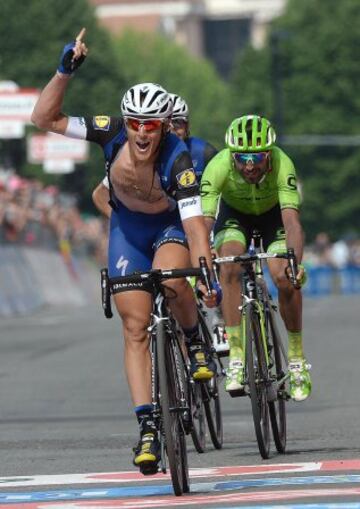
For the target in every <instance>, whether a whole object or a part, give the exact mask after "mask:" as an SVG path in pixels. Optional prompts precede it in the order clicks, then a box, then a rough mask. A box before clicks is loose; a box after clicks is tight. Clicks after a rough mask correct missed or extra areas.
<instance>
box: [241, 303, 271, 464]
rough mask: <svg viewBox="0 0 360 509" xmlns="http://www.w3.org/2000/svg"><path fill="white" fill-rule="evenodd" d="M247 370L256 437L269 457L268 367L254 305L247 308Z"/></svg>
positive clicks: (260, 446)
mask: <svg viewBox="0 0 360 509" xmlns="http://www.w3.org/2000/svg"><path fill="white" fill-rule="evenodd" d="M245 320H246V369H247V376H248V384H249V391H250V398H251V408H252V414H253V421H254V428H255V435H256V439H257V443H258V447H259V451H260V454H261V456H262V457H263V458H264V459H267V458H268V457H269V452H270V426H269V424H270V423H269V407H268V402H267V394H266V381H267V365H266V358H265V352H264V345H263V339H262V336H261V328H260V321H259V316H258V314H257V312H256V310H255V308H254V307H253V306H252V305H248V306H247V307H246V315H245Z"/></svg>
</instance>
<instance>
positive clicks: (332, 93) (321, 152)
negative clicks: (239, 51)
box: [232, 0, 360, 238]
mask: <svg viewBox="0 0 360 509" xmlns="http://www.w3.org/2000/svg"><path fill="white" fill-rule="evenodd" d="M359 23H360V9H359V2H358V0H343V1H342V2H338V1H337V0H327V2H326V3H324V2H323V1H321V0H302V1H301V2H298V1H296V0H289V2H288V5H287V9H286V12H285V13H284V15H283V16H282V17H281V18H279V19H278V20H276V22H275V23H273V25H272V27H271V30H270V33H269V38H268V45H267V47H266V48H264V49H263V50H261V51H255V50H253V49H249V50H248V51H247V52H246V53H245V54H244V55H243V56H242V57H241V58H239V59H238V61H237V64H236V68H235V70H234V74H233V77H232V85H233V94H234V95H235V97H236V98H237V100H238V104H239V105H240V109H242V108H243V110H244V111H245V112H250V111H255V112H258V113H262V114H264V115H268V116H270V118H272V119H273V120H276V119H277V113H278V111H277V103H276V96H274V94H273V89H274V68H273V64H274V60H273V59H272V51H271V50H273V49H274V46H271V44H270V41H271V37H273V38H274V37H276V38H277V40H278V49H279V51H278V56H277V58H278V60H277V63H278V64H279V69H280V71H279V72H280V75H278V76H276V78H277V79H279V80H280V83H281V89H282V109H283V123H284V124H283V127H284V133H285V134H287V135H289V134H323V135H325V134H340V135H352V134H358V133H359V125H358V120H357V119H358V116H359V112H360V97H359V95H358V94H357V93H356V90H357V84H358V83H359V81H360V68H359V65H358V61H359V58H360V35H359V31H358V30H355V29H354V27H357V26H359ZM275 123H276V122H275ZM276 127H279V126H276ZM284 148H285V150H286V151H287V152H288V153H289V155H290V156H291V157H292V158H293V159H294V161H295V163H296V166H297V168H298V173H299V176H300V178H301V179H302V181H303V183H304V198H305V201H304V207H303V213H302V217H303V220H304V224H305V228H306V231H307V232H308V234H309V238H311V237H312V236H313V235H314V234H315V233H316V232H317V231H319V230H326V231H328V232H329V233H330V234H331V235H332V236H333V237H336V236H339V235H342V234H344V233H346V232H347V231H349V230H356V231H357V232H359V231H360V200H359V186H360V173H359V170H358V168H359V166H360V150H359V147H355V148H354V147H348V148H344V147H337V146H315V145H314V146H306V147H301V146H296V145H291V146H287V147H284Z"/></svg>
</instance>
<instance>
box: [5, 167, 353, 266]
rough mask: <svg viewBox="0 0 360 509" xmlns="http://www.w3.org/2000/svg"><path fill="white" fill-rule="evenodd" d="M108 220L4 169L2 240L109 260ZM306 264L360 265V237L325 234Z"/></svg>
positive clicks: (306, 257)
mask: <svg viewBox="0 0 360 509" xmlns="http://www.w3.org/2000/svg"><path fill="white" fill-rule="evenodd" d="M107 229H108V225H107V220H105V219H102V218H100V217H95V216H84V215H83V214H81V213H80V210H79V208H78V206H77V202H76V198H75V197H74V196H72V195H70V194H66V193H63V192H60V191H59V189H58V188H57V187H56V186H44V184H42V183H41V182H40V181H38V180H29V179H24V178H21V177H19V176H18V175H16V174H15V173H12V172H2V171H1V170H0V243H1V244H4V243H11V244H14V243H16V244H22V245H26V246H35V247H41V248H44V249H52V250H54V249H58V250H59V251H60V252H61V253H62V254H63V256H64V257H68V258H69V257H70V256H71V254H72V253H74V254H77V255H84V256H90V257H92V258H93V259H94V260H95V261H96V262H97V263H98V264H99V265H104V264H106V253H107ZM304 263H305V265H306V266H307V267H333V268H336V269H342V268H344V267H348V266H355V267H360V238H359V237H357V236H356V235H347V236H345V237H344V238H342V239H339V240H336V241H335V242H331V240H330V237H329V235H328V234H327V233H325V232H320V233H318V234H317V236H316V238H315V241H314V242H313V243H312V244H310V245H307V246H306V248H305V252H304Z"/></svg>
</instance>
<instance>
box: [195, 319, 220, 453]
mask: <svg viewBox="0 0 360 509" xmlns="http://www.w3.org/2000/svg"><path fill="white" fill-rule="evenodd" d="M198 317H199V325H200V329H201V333H202V337H203V340H204V342H205V345H206V347H207V349H208V352H209V353H210V355H212V356H213V358H214V360H215V362H216V358H215V357H214V351H213V350H214V349H213V343H212V335H211V332H210V330H209V328H208V326H207V323H206V320H205V318H204V316H203V314H202V313H201V311H200V310H199V311H198ZM216 364H218V363H216ZM217 367H218V369H219V366H217ZM218 380H219V374H218V373H217V374H215V376H214V377H213V378H212V379H211V380H209V381H208V382H207V383H206V384H202V386H201V392H202V398H203V402H204V407H205V413H206V420H207V423H208V428H209V434H210V437H211V441H212V443H213V445H214V447H215V449H221V448H222V446H223V422H222V414H221V403H220V393H219V384H218Z"/></svg>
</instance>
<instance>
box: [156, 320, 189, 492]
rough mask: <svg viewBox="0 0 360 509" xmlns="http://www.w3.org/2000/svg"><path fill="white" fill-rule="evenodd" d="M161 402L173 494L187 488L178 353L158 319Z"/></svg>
mask: <svg viewBox="0 0 360 509" xmlns="http://www.w3.org/2000/svg"><path fill="white" fill-rule="evenodd" d="M156 341H157V356H158V373H159V387H160V402H161V417H162V418H161V428H162V429H161V431H162V432H163V433H164V435H165V446H166V453H167V457H168V461H169V468H170V475H171V480H172V484H173V488H174V493H175V495H177V496H179V495H182V494H183V493H184V492H188V491H189V489H190V488H189V469H188V463H187V451H186V438H185V431H184V427H183V425H182V412H183V411H184V409H183V405H182V402H181V391H182V388H184V383H183V378H182V379H180V377H181V376H182V377H183V374H181V373H180V371H179V370H181V368H182V365H181V362H179V359H181V358H182V357H181V353H180V351H179V349H178V346H177V344H176V342H175V341H173V340H172V339H171V338H170V337H169V334H168V332H167V331H166V326H164V323H163V322H162V321H160V322H159V323H158V326H157V333H156Z"/></svg>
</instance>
